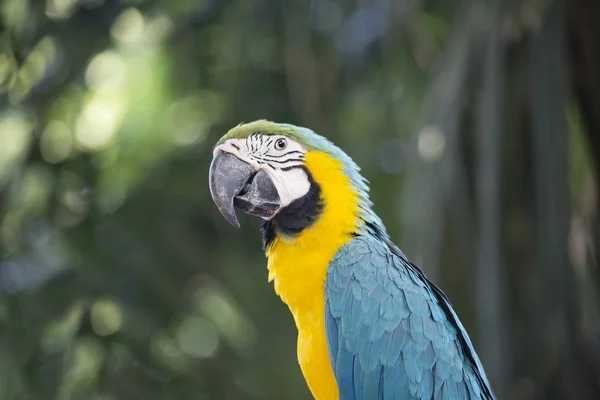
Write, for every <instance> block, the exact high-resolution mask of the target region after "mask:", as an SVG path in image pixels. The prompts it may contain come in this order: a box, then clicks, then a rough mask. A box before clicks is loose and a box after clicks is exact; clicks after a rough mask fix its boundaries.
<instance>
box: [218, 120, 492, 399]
mask: <svg viewBox="0 0 600 400" xmlns="http://www.w3.org/2000/svg"><path fill="white" fill-rule="evenodd" d="M209 184H210V191H211V195H212V198H213V200H214V202H215V203H216V205H217V206H218V208H219V210H220V211H221V213H222V214H223V216H224V217H225V218H226V219H227V221H229V222H230V223H231V224H233V225H234V226H236V227H239V222H238V220H237V217H236V214H235V208H238V209H240V210H242V211H244V212H246V213H248V214H252V215H255V216H259V217H261V218H263V219H264V222H263V225H262V229H261V231H262V237H263V244H264V248H265V252H266V255H267V258H268V270H269V281H273V282H274V286H275V291H276V293H277V294H278V295H279V296H280V297H281V299H282V300H283V301H284V302H285V303H286V304H287V305H288V306H289V308H290V311H291V312H292V315H293V316H294V320H295V322H296V326H297V328H298V361H299V363H300V367H301V369H302V372H303V374H304V377H305V379H306V382H307V383H308V386H309V388H310V390H311V392H312V394H313V396H314V397H315V399H317V400H334V399H342V400H378V399H383V400H404V399H427V400H430V399H445V400H455V399H461V400H463V399H493V398H494V395H493V392H492V390H491V388H490V384H489V383H488V380H487V378H486V375H485V372H484V370H483V367H482V366H481V362H480V361H479V358H478V357H477V354H476V353H475V349H474V348H473V345H472V344H471V341H470V339H469V336H468V335H467V332H466V331H465V329H464V328H463V326H462V324H461V323H460V321H459V319H458V317H457V315H456V313H455V312H454V310H453V309H452V306H451V304H450V302H449V301H448V299H447V298H446V296H445V295H444V293H443V292H442V291H441V290H440V289H438V288H437V287H436V286H435V285H434V284H433V283H431V282H430V281H429V280H428V279H427V278H426V277H425V275H424V274H423V272H421V270H420V269H419V268H418V267H416V266H415V265H414V264H412V263H411V262H410V261H408V259H407V258H406V257H405V256H404V254H403V253H402V251H400V249H399V248H398V247H396V246H395V245H394V244H393V243H392V242H391V241H390V239H389V237H388V235H387V233H386V230H385V227H384V225H383V223H382V222H381V220H380V219H379V217H378V216H377V215H376V214H375V213H374V212H373V210H372V208H371V207H372V203H371V201H370V200H369V195H368V192H369V188H368V186H367V181H366V180H365V179H364V178H363V177H362V176H361V175H360V173H359V168H358V166H357V165H356V164H355V163H354V162H353V161H352V159H351V158H350V157H348V155H346V153H344V152H343V151H342V150H341V149H340V148H338V147H336V146H335V145H334V144H332V143H331V142H329V141H328V140H327V139H325V138H324V137H322V136H319V135H317V134H316V133H314V132H313V131H311V130H310V129H307V128H302V127H297V126H293V125H289V124H278V123H274V122H269V121H264V120H260V121H255V122H252V123H248V124H243V125H239V126H237V127H235V128H233V129H231V130H230V131H229V132H228V133H227V134H226V135H225V136H223V137H222V138H221V139H220V140H219V142H218V143H217V146H216V147H215V149H214V153H213V161H212V164H211V167H210V173H209Z"/></svg>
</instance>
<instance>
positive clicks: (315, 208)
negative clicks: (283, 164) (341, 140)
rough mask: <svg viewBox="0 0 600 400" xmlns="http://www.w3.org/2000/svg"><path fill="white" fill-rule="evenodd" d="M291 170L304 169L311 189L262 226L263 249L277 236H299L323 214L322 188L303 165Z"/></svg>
mask: <svg viewBox="0 0 600 400" xmlns="http://www.w3.org/2000/svg"><path fill="white" fill-rule="evenodd" d="M291 168H302V169H303V170H304V172H305V173H306V176H307V178H308V181H309V183H310V187H309V189H308V192H307V193H306V194H305V195H304V196H302V197H300V198H298V199H296V200H294V201H292V202H291V203H290V204H289V205H287V206H286V207H284V208H282V209H281V210H279V212H278V213H277V214H276V215H275V216H274V217H273V218H272V219H271V220H270V221H265V222H264V223H263V225H262V228H261V232H262V235H263V247H264V248H265V249H266V248H267V247H269V245H271V243H272V242H273V240H275V237H276V235H277V234H283V235H286V236H294V235H298V234H299V233H300V232H302V231H303V230H304V229H306V228H308V227H309V226H311V225H312V224H314V223H315V222H316V221H317V219H318V218H319V216H320V215H321V214H322V213H323V208H324V207H325V202H324V200H323V199H322V198H321V187H320V186H319V185H318V184H317V182H315V180H314V179H313V177H312V175H311V174H310V172H309V171H308V169H307V168H306V167H304V166H302V165H297V166H294V167H290V169H291Z"/></svg>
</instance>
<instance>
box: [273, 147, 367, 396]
mask: <svg viewBox="0 0 600 400" xmlns="http://www.w3.org/2000/svg"><path fill="white" fill-rule="evenodd" d="M306 167H307V168H308V170H309V171H310V172H311V174H312V177H313V179H314V180H315V182H316V183H317V184H318V185H319V187H320V188H321V197H322V199H323V200H324V208H323V212H322V214H321V215H320V217H319V218H318V220H317V221H316V222H315V223H314V224H313V225H312V226H310V227H308V228H306V229H305V230H304V231H302V233H300V234H299V235H297V236H295V237H293V238H283V237H279V236H277V237H276V238H275V240H274V241H273V243H272V245H271V246H270V247H269V248H268V249H267V257H268V269H269V281H271V280H273V281H274V285H275V292H276V293H277V294H278V295H279V296H280V297H281V299H282V300H283V301H284V302H285V303H286V304H287V305H288V306H289V308H290V311H291V312H292V314H293V316H294V320H295V322H296V327H297V328H298V361H299V363H300V367H301V369H302V372H303V374H304V377H305V379H306V381H307V383H308V386H309V388H310V390H311V392H312V394H313V396H314V397H315V399H317V400H337V399H338V389H337V384H336V381H335V377H334V375H333V370H332V368H331V362H330V359H329V353H328V349H327V340H326V337H325V292H324V290H325V289H324V285H325V279H326V277H327V267H328V265H329V262H330V261H331V259H332V258H333V256H334V255H335V253H336V252H337V251H338V250H339V249H340V247H342V246H343V245H344V244H345V243H347V242H348V241H349V240H351V239H352V236H351V232H353V231H354V230H355V226H356V215H357V213H358V207H359V199H358V196H357V193H356V190H355V189H354V188H353V187H352V185H351V183H350V180H349V178H348V177H347V176H346V175H345V174H344V173H343V172H342V168H343V167H342V164H341V163H340V162H339V161H337V160H335V159H333V158H332V157H330V156H329V155H327V154H324V153H321V152H317V151H310V152H308V153H307V154H306Z"/></svg>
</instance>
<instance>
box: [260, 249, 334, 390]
mask: <svg viewBox="0 0 600 400" xmlns="http://www.w3.org/2000/svg"><path fill="white" fill-rule="evenodd" d="M278 241H279V239H278ZM273 249H274V251H272V252H271V254H270V255H269V278H270V279H272V280H273V281H274V286H275V292H276V293H277V294H278V295H279V296H280V297H281V299H282V300H283V302H284V303H286V304H287V305H288V307H289V309H290V311H291V313H292V315H293V317H294V321H295V323H296V327H297V329H298V348H297V350H298V362H299V364H300V368H301V370H302V373H303V375H304V378H305V380H306V382H307V384H308V387H309V388H310V391H311V392H312V395H313V396H314V398H315V399H316V400H336V399H337V398H338V388H337V383H336V380H335V376H334V374H333V370H332V368H331V360H330V358H329V350H328V347H327V338H326V334H325V289H324V284H325V279H326V276H327V267H328V265H329V261H330V260H331V258H333V255H334V254H335V251H336V250H337V249H331V250H330V251H323V250H326V249H325V248H321V249H320V250H319V251H307V249H305V248H303V247H302V246H300V247H298V246H296V245H295V244H291V245H290V244H285V243H284V242H282V241H281V243H276V244H275V245H274V246H273Z"/></svg>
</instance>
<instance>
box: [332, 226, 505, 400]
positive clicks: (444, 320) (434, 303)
mask: <svg viewBox="0 0 600 400" xmlns="http://www.w3.org/2000/svg"><path fill="white" fill-rule="evenodd" d="M325 297H326V305H325V326H326V333H327V342H328V346H329V354H330V357H331V360H332V367H333V370H334V374H335V377H336V380H337V382H338V388H339V392H340V399H342V400H371V399H382V400H404V399H426V400H431V399H441V400H457V399H474V400H475V399H486V400H488V399H494V397H493V394H492V392H491V389H490V387H489V383H488V382H487V378H486V376H485V372H484V371H483V368H482V367H481V363H480V362H479V359H478V358H477V355H476V353H475V350H474V349H473V345H472V344H471V342H470V340H469V337H468V335H467V334H466V332H465V330H464V328H463V327H462V325H461V324H460V321H459V320H458V317H457V316H456V314H455V313H454V310H453V309H452V307H451V305H450V302H449V301H448V300H447V298H446V297H445V295H444V294H443V293H442V292H441V291H440V290H439V289H438V288H437V287H436V286H435V285H433V284H432V283H431V282H429V281H428V280H427V278H425V276H424V275H423V273H422V272H421V271H420V270H419V269H418V268H417V267H416V266H414V265H412V264H410V263H409V262H408V261H407V260H406V259H405V258H404V255H403V254H402V253H401V252H400V251H399V250H398V249H397V248H396V247H395V246H393V245H390V244H389V243H386V242H384V241H382V240H381V239H380V238H376V237H374V236H358V237H356V238H355V239H353V240H352V241H351V242H349V243H348V244H346V245H345V246H344V247H343V248H342V249H340V251H338V253H337V254H336V255H335V257H334V258H333V260H332V262H331V264H330V267H329V271H328V275H327V281H326V285H325Z"/></svg>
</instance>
